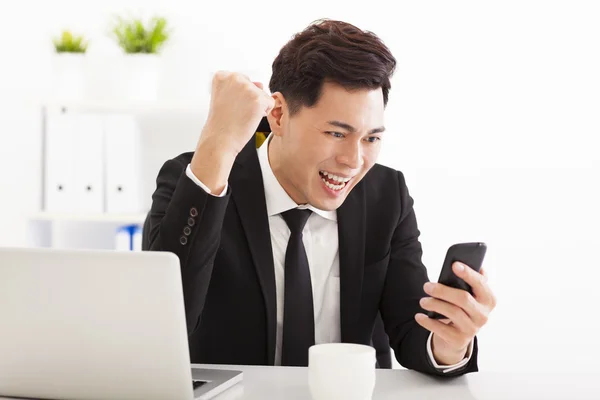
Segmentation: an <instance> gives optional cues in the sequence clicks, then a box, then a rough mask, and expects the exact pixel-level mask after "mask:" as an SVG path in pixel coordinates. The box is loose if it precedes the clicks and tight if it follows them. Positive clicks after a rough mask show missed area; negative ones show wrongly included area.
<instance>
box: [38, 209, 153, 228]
mask: <svg viewBox="0 0 600 400" xmlns="http://www.w3.org/2000/svg"><path fill="white" fill-rule="evenodd" d="M145 219H146V214H141V213H140V214H86V213H55V212H39V213H36V214H33V215H32V216H31V217H30V220H32V221H49V222H96V223H97V222H103V223H110V224H123V225H127V224H143V223H144V220H145Z"/></svg>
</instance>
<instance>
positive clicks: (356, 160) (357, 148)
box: [338, 141, 363, 170]
mask: <svg viewBox="0 0 600 400" xmlns="http://www.w3.org/2000/svg"><path fill="white" fill-rule="evenodd" d="M338 162H339V163H340V164H344V165H346V166H347V167H348V168H350V169H352V170H358V169H360V168H361V167H362V165H363V152H362V147H361V144H360V143H356V142H351V141H348V142H347V143H345V146H344V149H343V151H342V153H341V154H340V156H339V157H338Z"/></svg>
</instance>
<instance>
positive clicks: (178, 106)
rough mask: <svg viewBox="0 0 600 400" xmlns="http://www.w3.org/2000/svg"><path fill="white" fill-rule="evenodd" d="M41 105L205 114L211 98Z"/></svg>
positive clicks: (73, 109)
mask: <svg viewBox="0 0 600 400" xmlns="http://www.w3.org/2000/svg"><path fill="white" fill-rule="evenodd" d="M38 105H39V106H41V107H45V108H46V109H48V110H59V111H60V110H62V109H65V110H67V111H68V112H91V113H95V112H97V113H134V114H139V113H142V114H143V113H164V112H172V113H178V112H183V113H198V114H202V115H205V114H206V113H207V112H208V109H209V106H210V99H209V98H207V99H198V100H187V101H182V100H160V101H156V102H147V103H144V102H140V103H129V102H123V101H119V100H115V101H93V100H90V101H61V100H56V99H50V100H46V101H40V102H39V103H38Z"/></svg>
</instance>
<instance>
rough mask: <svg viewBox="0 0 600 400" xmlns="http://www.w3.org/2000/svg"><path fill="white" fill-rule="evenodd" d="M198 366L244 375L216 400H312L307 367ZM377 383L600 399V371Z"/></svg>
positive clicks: (432, 392) (379, 383) (449, 392)
mask: <svg viewBox="0 0 600 400" xmlns="http://www.w3.org/2000/svg"><path fill="white" fill-rule="evenodd" d="M194 366H195V367H200V368H220V369H233V370H241V371H243V372H244V380H243V382H241V383H239V384H237V385H235V386H234V387H232V388H230V389H228V390H226V391H225V392H223V393H222V394H220V395H219V396H217V397H216V398H215V399H214V400H281V399H285V400H310V394H309V391H308V372H307V371H308V370H307V369H306V368H294V367H257V366H237V365H235V366H233V365H229V366H226V365H194ZM376 379H377V380H376V384H375V392H374V394H373V399H372V400H392V399H393V400H413V399H415V400H416V399H418V400H446V399H448V400H451V399H460V400H521V399H523V400H538V399H543V400H565V399H568V400H598V399H600V372H590V373H574V372H573V373H535V372H531V373H514V374H512V373H486V372H476V373H472V374H468V375H466V376H461V377H458V378H451V379H443V378H435V377H430V376H427V375H424V374H420V373H418V372H414V371H407V370H377V378H376ZM1 399H8V398H5V397H1Z"/></svg>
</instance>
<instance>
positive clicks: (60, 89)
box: [52, 53, 87, 102]
mask: <svg viewBox="0 0 600 400" xmlns="http://www.w3.org/2000/svg"><path fill="white" fill-rule="evenodd" d="M52 75H53V77H52V79H53V82H52V83H53V84H52V95H53V98H55V99H56V100H58V101H69V102H72V101H83V100H84V99H85V97H86V95H87V93H86V91H87V86H86V85H87V73H86V56H85V54H83V53H56V54H55V55H54V58H53V74H52Z"/></svg>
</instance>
